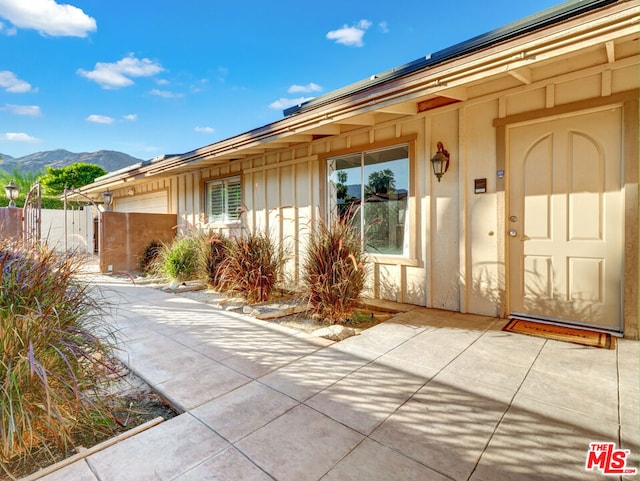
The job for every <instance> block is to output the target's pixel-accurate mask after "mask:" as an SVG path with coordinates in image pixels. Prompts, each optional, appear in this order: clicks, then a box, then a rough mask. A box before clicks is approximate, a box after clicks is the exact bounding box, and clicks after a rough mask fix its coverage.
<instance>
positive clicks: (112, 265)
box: [100, 212, 176, 272]
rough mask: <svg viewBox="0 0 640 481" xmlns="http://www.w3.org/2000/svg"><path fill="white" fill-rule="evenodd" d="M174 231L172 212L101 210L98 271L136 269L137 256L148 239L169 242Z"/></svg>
mask: <svg viewBox="0 0 640 481" xmlns="http://www.w3.org/2000/svg"><path fill="white" fill-rule="evenodd" d="M175 234H176V216H175V214H146V213H145V214H142V213H132V212H103V213H102V214H101V234H100V235H101V243H100V246H101V247H100V250H101V251H100V272H134V271H137V270H138V257H139V256H140V255H141V254H142V253H143V251H144V249H145V247H147V246H148V245H149V243H150V242H151V241H153V240H158V241H160V242H165V243H170V242H171V241H172V239H173V238H174V237H175Z"/></svg>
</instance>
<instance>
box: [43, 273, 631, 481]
mask: <svg viewBox="0 0 640 481" xmlns="http://www.w3.org/2000/svg"><path fill="white" fill-rule="evenodd" d="M95 283H97V284H100V285H101V286H102V288H103V290H104V295H105V296H107V297H108V298H109V299H110V300H111V301H112V302H113V303H114V304H115V305H118V308H117V309H116V310H115V311H114V314H115V315H114V322H115V323H116V325H117V327H118V328H119V329H120V334H121V338H122V348H123V350H122V351H121V353H120V355H121V358H122V360H123V361H125V362H126V363H127V364H128V365H129V366H130V367H131V368H132V369H133V370H134V371H135V372H136V373H137V374H138V375H140V376H141V377H142V378H144V379H145V380H146V381H147V382H148V383H149V384H151V385H152V386H153V387H154V388H155V389H156V390H157V391H158V392H160V393H161V394H162V395H163V396H165V397H166V398H167V399H168V400H170V401H171V402H172V403H173V404H174V406H176V408H177V409H178V410H180V411H181V412H182V414H180V415H179V416H177V417H175V418H172V419H170V420H168V421H166V422H163V423H161V424H159V425H157V426H155V427H152V428H150V429H148V430H146V431H144V432H142V433H140V434H136V435H135V436H133V437H130V438H128V439H126V440H123V441H121V442H119V443H117V444H115V445H113V446H111V447H108V448H106V449H104V450H102V451H99V452H97V453H94V454H91V455H89V456H87V457H86V458H84V459H82V460H79V461H76V462H74V463H73V464H71V465H68V466H66V467H64V468H62V469H60V470H58V471H56V472H54V473H52V474H49V475H47V476H45V477H43V478H41V479H42V480H46V481H58V480H76V481H96V480H99V481H111V480H113V481H126V480H135V481H141V480H180V481H186V480H229V481H240V480H252V481H253V480H255V481H262V480H265V481H266V480H278V481H307V480H309V481H315V480H323V481H347V480H354V481H377V480H379V481H390V480H399V481H400V480H401V481H412V480H415V481H417V480H427V481H428V480H434V481H441V480H473V481H489V480H510V479H512V480H556V479H558V480H559V479H562V480H564V479H567V480H568V479H575V480H590V479H593V480H601V479H625V480H626V479H637V476H627V477H620V476H615V477H609V476H607V477H605V476H603V474H602V472H601V471H599V470H593V471H587V470H586V469H585V461H586V459H587V451H588V449H589V443H590V442H613V443H615V445H616V447H618V448H624V449H629V450H630V452H631V453H630V455H629V458H628V459H627V464H626V466H627V467H628V468H633V467H635V468H637V467H638V452H639V450H640V448H639V439H640V431H639V408H638V406H639V400H640V395H639V392H640V387H639V383H640V369H639V366H640V350H639V343H638V342H637V341H629V340H622V341H620V342H619V343H618V347H617V349H616V350H603V349H596V348H587V347H581V346H578V345H574V344H568V343H562V342H556V341H551V340H545V339H540V338H534V337H528V336H524V335H518V334H511V333H505V332H502V331H501V329H502V327H503V326H504V324H505V323H506V321H505V320H501V319H494V318H488V317H481V316H474V315H463V314H459V313H454V312H448V311H438V310H429V309H422V308H416V309H414V310H412V311H410V312H406V313H403V314H400V315H398V316H395V317H394V318H392V319H391V320H390V321H387V322H385V323H382V324H379V325H378V326H376V327H373V328H371V329H369V330H367V331H365V332H364V333H363V334H361V335H359V336H354V337H351V338H349V339H347V340H345V341H342V342H338V343H333V342H330V341H327V340H325V339H322V338H315V337H312V336H310V335H307V334H303V333H300V332H298V331H293V330H290V329H287V328H282V327H278V326H276V325H273V324H270V323H267V322H263V321H258V320H255V319H253V318H249V317H246V316H241V315H237V314H233V313H229V312H225V311H221V310H218V309H215V308H213V307H212V306H210V305H207V304H203V303H198V302H196V301H192V300H189V299H185V298H181V297H177V296H175V295H172V294H166V293H163V292H161V291H158V290H154V289H150V288H145V287H136V286H133V285H132V284H131V282H129V281H128V280H124V279H117V278H109V277H101V276H96V277H95Z"/></svg>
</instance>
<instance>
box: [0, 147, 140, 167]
mask: <svg viewBox="0 0 640 481" xmlns="http://www.w3.org/2000/svg"><path fill="white" fill-rule="evenodd" d="M0 156H2V163H0V169H4V170H6V171H8V172H11V171H12V170H13V169H14V168H15V167H18V166H19V167H20V170H23V171H26V172H37V171H39V170H42V171H44V168H45V167H64V166H66V165H71V164H74V163H76V162H86V163H87V164H97V165H99V166H100V167H102V168H103V169H104V170H106V171H107V172H113V171H116V170H120V169H122V168H124V167H128V166H130V165H133V164H137V163H138V162H141V161H142V159H137V158H135V157H131V156H130V155H128V154H125V153H123V152H116V151H114V150H99V151H98V152H81V153H79V154H76V153H74V152H69V151H68V150H64V149H57V150H49V151H46V152H36V153H35V154H30V155H25V156H24V157H17V158H16V157H11V156H10V155H5V154H0Z"/></svg>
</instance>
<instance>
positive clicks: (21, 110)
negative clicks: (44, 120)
mask: <svg viewBox="0 0 640 481" xmlns="http://www.w3.org/2000/svg"><path fill="white" fill-rule="evenodd" d="M1 110H7V111H8V112H11V113H12V114H15V115H28V116H31V117H40V115H42V111H41V110H40V107H38V106H37V105H13V104H7V105H5V106H4V108H3V109H1Z"/></svg>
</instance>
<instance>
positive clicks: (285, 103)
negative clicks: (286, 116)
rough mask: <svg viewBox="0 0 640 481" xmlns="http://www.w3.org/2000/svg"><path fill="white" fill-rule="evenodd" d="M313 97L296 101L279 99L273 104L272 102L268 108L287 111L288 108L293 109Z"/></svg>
mask: <svg viewBox="0 0 640 481" xmlns="http://www.w3.org/2000/svg"><path fill="white" fill-rule="evenodd" d="M313 98H314V97H300V98H297V99H286V98H281V99H278V100H276V101H275V102H272V103H271V104H269V108H270V109H274V110H282V109H287V108H289V107H293V106H295V105H300V104H302V103H304V102H306V101H308V100H311V99H313Z"/></svg>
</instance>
